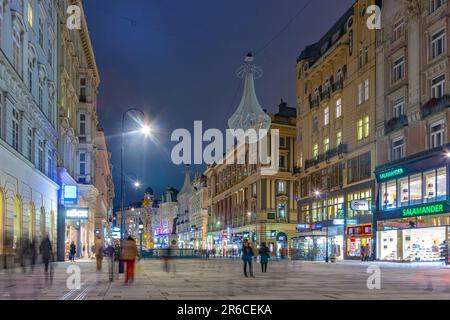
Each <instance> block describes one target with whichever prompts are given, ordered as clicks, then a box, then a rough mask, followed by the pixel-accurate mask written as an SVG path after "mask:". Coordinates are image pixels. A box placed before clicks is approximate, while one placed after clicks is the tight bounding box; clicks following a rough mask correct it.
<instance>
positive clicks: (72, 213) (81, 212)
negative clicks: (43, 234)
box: [66, 209, 89, 219]
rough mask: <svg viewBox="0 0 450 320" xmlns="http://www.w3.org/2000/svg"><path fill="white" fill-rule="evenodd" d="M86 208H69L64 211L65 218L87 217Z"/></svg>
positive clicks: (87, 211)
mask: <svg viewBox="0 0 450 320" xmlns="http://www.w3.org/2000/svg"><path fill="white" fill-rule="evenodd" d="M88 218H89V210H88V209H69V210H67V211H66V219H88Z"/></svg>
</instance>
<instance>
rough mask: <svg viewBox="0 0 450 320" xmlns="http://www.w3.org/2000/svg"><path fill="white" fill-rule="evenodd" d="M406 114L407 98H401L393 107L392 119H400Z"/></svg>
mask: <svg viewBox="0 0 450 320" xmlns="http://www.w3.org/2000/svg"><path fill="white" fill-rule="evenodd" d="M404 114H405V98H404V97H401V98H399V99H397V100H395V101H394V103H393V105H392V117H393V118H400V117H401V116H402V115H404Z"/></svg>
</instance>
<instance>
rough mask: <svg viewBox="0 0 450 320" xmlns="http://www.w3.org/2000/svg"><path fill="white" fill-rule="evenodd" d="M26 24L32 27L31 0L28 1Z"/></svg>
mask: <svg viewBox="0 0 450 320" xmlns="http://www.w3.org/2000/svg"><path fill="white" fill-rule="evenodd" d="M28 24H29V25H30V27H31V28H33V1H32V0H29V1H28Z"/></svg>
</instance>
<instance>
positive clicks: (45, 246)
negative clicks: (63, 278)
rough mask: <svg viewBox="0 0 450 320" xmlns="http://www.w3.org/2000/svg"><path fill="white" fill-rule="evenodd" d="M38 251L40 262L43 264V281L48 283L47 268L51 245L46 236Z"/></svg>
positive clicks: (50, 255) (50, 257) (50, 256)
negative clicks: (40, 257) (40, 256)
mask: <svg viewBox="0 0 450 320" xmlns="http://www.w3.org/2000/svg"><path fill="white" fill-rule="evenodd" d="M39 250H40V252H41V255H42V262H43V263H44V271H45V280H46V281H48V266H49V264H50V260H51V259H52V243H51V241H50V238H49V237H48V234H47V235H46V236H45V237H44V239H43V240H42V242H41V245H40V246H39Z"/></svg>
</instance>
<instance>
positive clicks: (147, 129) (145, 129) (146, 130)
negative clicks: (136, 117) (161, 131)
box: [141, 125, 152, 136]
mask: <svg viewBox="0 0 450 320" xmlns="http://www.w3.org/2000/svg"><path fill="white" fill-rule="evenodd" d="M141 133H142V134H143V135H144V136H149V135H150V134H151V133H152V128H151V127H150V126H149V125H143V126H142V127H141Z"/></svg>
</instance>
